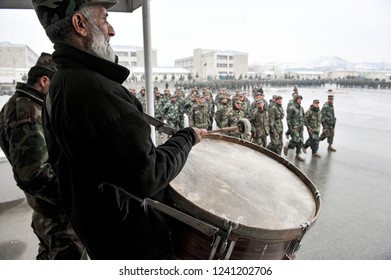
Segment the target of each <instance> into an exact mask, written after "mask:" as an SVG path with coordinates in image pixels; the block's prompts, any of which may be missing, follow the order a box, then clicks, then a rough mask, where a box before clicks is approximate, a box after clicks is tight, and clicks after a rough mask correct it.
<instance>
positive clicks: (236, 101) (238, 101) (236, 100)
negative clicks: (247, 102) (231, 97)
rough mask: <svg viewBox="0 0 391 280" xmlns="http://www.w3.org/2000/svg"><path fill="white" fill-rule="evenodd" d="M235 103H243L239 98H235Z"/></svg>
mask: <svg viewBox="0 0 391 280" xmlns="http://www.w3.org/2000/svg"><path fill="white" fill-rule="evenodd" d="M235 104H243V102H242V101H240V100H239V99H235Z"/></svg>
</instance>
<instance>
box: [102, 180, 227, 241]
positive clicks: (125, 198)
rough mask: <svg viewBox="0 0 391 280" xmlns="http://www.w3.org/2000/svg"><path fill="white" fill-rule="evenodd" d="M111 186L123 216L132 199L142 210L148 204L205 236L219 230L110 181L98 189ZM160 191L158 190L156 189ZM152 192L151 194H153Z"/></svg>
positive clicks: (145, 209) (146, 207)
mask: <svg viewBox="0 0 391 280" xmlns="http://www.w3.org/2000/svg"><path fill="white" fill-rule="evenodd" d="M107 187H109V188H112V189H113V190H114V192H115V195H116V197H117V203H118V207H119V208H120V209H121V210H125V217H126V215H127V214H128V211H129V210H128V209H129V207H128V206H129V205H128V203H129V199H134V200H136V201H138V202H140V206H141V207H143V208H144V211H145V212H147V209H148V206H149V207H151V208H154V209H156V210H158V211H160V212H163V213H164V214H167V215H169V216H171V217H173V218H175V219H177V220H179V221H181V222H183V223H185V224H187V225H189V226H191V227H193V228H194V229H196V230H198V231H200V232H202V233H203V234H206V235H207V236H212V235H214V234H216V233H217V232H219V231H220V229H219V228H218V227H215V226H212V225H210V224H208V223H205V222H203V221H200V220H198V219H196V218H194V217H192V216H190V215H188V214H186V213H183V212H182V211H179V210H177V209H175V208H172V207H170V206H168V205H166V204H164V203H161V202H159V201H156V200H153V199H151V198H145V199H142V198H140V197H138V196H135V195H133V194H131V193H129V192H128V191H126V190H124V189H123V188H121V187H119V186H116V185H113V184H110V183H102V184H101V185H100V186H99V189H100V190H101V191H102V192H103V191H104V189H105V188H107ZM158 191H160V190H158ZM153 195H154V194H152V195H151V196H153Z"/></svg>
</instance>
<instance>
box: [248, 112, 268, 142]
mask: <svg viewBox="0 0 391 280" xmlns="http://www.w3.org/2000/svg"><path fill="white" fill-rule="evenodd" d="M250 122H251V132H255V137H260V136H262V135H263V134H265V133H266V135H268V134H269V113H268V112H267V110H265V109H263V110H261V109H259V108H255V109H254V110H253V111H252V113H251V117H250Z"/></svg>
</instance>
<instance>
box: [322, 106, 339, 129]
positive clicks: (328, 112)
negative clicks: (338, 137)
mask: <svg viewBox="0 0 391 280" xmlns="http://www.w3.org/2000/svg"><path fill="white" fill-rule="evenodd" d="M321 113H322V120H321V122H322V124H326V125H328V126H332V127H334V126H335V121H336V118H335V115H334V105H333V104H330V103H328V102H326V103H325V104H324V105H323V107H322V111H321Z"/></svg>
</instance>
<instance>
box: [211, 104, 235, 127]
mask: <svg viewBox="0 0 391 280" xmlns="http://www.w3.org/2000/svg"><path fill="white" fill-rule="evenodd" d="M230 110H232V106H230V105H229V104H226V105H223V104H220V105H219V106H218V107H217V110H216V113H215V116H214V119H215V121H216V124H217V126H218V127H219V128H224V127H228V113H229V111H230Z"/></svg>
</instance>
